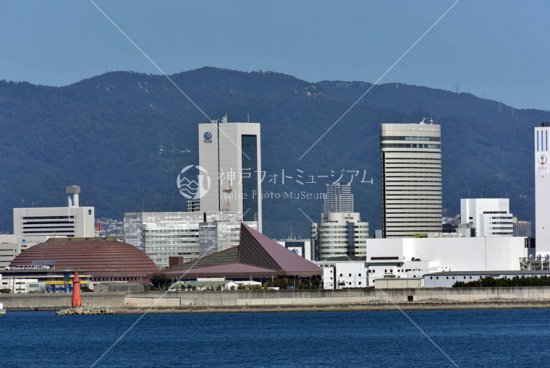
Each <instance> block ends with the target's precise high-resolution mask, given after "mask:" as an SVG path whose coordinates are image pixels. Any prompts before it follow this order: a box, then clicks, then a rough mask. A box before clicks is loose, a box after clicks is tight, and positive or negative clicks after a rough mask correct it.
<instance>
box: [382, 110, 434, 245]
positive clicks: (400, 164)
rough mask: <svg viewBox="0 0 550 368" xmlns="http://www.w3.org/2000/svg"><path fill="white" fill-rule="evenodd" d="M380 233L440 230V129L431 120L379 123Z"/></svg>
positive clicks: (404, 235) (388, 235)
mask: <svg viewBox="0 0 550 368" xmlns="http://www.w3.org/2000/svg"><path fill="white" fill-rule="evenodd" d="M380 149H381V155H382V157H381V162H382V231H383V236H384V237H406V236H414V235H415V234H421V233H429V232H441V214H442V201H441V129H440V126H439V125H437V124H434V123H433V122H431V121H430V122H426V121H425V120H423V121H422V122H421V123H418V124H381V131H380Z"/></svg>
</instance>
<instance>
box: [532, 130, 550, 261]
mask: <svg viewBox="0 0 550 368" xmlns="http://www.w3.org/2000/svg"><path fill="white" fill-rule="evenodd" d="M549 131H550V125H549V124H547V123H545V124H542V126H541V127H536V128H535V137H534V141H535V226H536V227H535V236H536V248H537V254H542V255H546V254H550V163H549V162H548V159H549V158H550V157H549V150H548V135H549V134H548V133H549Z"/></svg>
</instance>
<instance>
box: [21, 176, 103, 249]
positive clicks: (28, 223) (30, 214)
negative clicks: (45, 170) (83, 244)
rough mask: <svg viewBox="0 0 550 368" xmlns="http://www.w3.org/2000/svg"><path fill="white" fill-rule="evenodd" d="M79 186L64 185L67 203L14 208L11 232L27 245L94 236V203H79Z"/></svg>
mask: <svg viewBox="0 0 550 368" xmlns="http://www.w3.org/2000/svg"><path fill="white" fill-rule="evenodd" d="M79 193H80V187H78V186H76V185H72V186H69V187H67V195H68V198H67V199H68V206H67V207H42V208H39V207H32V208H14V209H13V234H14V235H15V236H18V237H21V238H22V239H23V240H24V241H25V242H26V243H27V244H28V246H32V245H34V244H38V243H42V242H44V241H46V240H47V239H48V238H55V237H68V238H88V237H94V236H95V209H94V207H80V204H79Z"/></svg>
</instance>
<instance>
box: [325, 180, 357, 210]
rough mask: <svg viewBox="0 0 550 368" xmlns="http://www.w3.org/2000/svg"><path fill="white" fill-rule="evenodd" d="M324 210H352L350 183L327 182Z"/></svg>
mask: <svg viewBox="0 0 550 368" xmlns="http://www.w3.org/2000/svg"><path fill="white" fill-rule="evenodd" d="M324 212H325V213H329V212H353V193H352V192H351V184H340V183H337V184H327V188H326V193H325V208H324Z"/></svg>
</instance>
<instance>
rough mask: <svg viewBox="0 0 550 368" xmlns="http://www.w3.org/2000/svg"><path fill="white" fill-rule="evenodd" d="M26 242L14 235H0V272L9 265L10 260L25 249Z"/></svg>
mask: <svg viewBox="0 0 550 368" xmlns="http://www.w3.org/2000/svg"><path fill="white" fill-rule="evenodd" d="M26 246H27V244H26V243H25V242H23V239H22V238H21V237H18V236H15V235H7V234H6V235H0V272H2V270H3V269H4V268H6V267H7V266H9V265H10V263H11V261H13V259H14V258H15V257H17V256H18V255H19V253H21V250H25V249H26Z"/></svg>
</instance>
